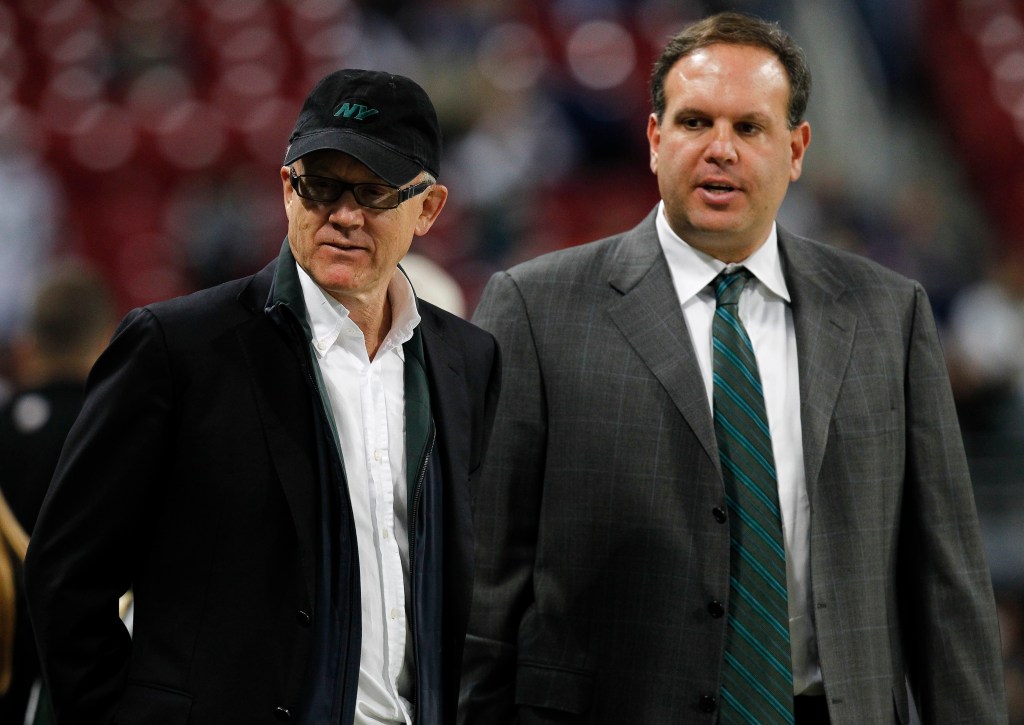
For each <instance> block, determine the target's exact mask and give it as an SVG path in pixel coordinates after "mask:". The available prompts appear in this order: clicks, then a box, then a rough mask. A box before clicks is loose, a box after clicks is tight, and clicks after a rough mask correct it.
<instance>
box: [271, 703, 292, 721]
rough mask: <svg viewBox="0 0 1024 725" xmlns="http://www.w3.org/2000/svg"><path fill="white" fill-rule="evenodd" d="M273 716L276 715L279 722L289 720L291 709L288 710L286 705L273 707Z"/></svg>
mask: <svg viewBox="0 0 1024 725" xmlns="http://www.w3.org/2000/svg"><path fill="white" fill-rule="evenodd" d="M274 717H276V718H277V719H278V720H280V721H281V722H291V720H292V711H291V710H289V709H288V708H287V707H275V708H274Z"/></svg>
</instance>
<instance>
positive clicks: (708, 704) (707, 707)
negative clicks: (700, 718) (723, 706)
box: [700, 695, 718, 712]
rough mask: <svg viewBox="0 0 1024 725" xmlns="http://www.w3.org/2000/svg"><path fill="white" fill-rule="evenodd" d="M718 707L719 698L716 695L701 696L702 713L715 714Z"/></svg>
mask: <svg viewBox="0 0 1024 725" xmlns="http://www.w3.org/2000/svg"><path fill="white" fill-rule="evenodd" d="M717 707H718V698H716V697H715V696H714V695H701V696H700V711H701V712H714V711H715V708H717Z"/></svg>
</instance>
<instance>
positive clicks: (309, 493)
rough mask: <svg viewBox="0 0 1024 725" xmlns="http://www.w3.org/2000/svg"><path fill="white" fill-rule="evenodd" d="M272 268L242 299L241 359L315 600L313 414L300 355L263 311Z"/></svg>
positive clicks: (248, 289) (239, 329) (270, 267)
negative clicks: (245, 314) (247, 316)
mask: <svg viewBox="0 0 1024 725" xmlns="http://www.w3.org/2000/svg"><path fill="white" fill-rule="evenodd" d="M273 268H274V265H270V266H269V267H268V268H267V269H264V270H263V271H262V272H260V273H259V275H257V276H256V277H255V278H254V279H253V282H252V283H251V284H250V286H249V287H248V288H247V289H246V290H245V291H244V292H243V293H242V297H241V302H242V304H243V305H244V306H246V307H247V308H248V309H249V311H250V314H251V315H252V317H251V318H250V320H249V322H248V323H246V324H243V325H240V326H239V327H238V329H237V336H238V341H239V345H240V347H241V349H242V354H243V356H244V358H245V360H246V362H247V364H248V366H249V370H250V371H251V377H250V380H251V381H252V386H251V387H252V394H253V396H254V397H255V399H256V404H257V408H258V410H259V415H260V422H261V423H262V425H263V430H264V435H265V437H266V443H267V448H268V449H269V451H270V456H271V460H272V461H273V464H274V470H275V472H276V474H277V477H278V480H279V481H280V482H281V487H282V489H283V492H284V496H285V500H286V501H287V502H288V507H289V509H290V510H291V516H292V521H293V523H294V524H295V532H296V535H297V537H298V542H299V550H300V555H301V562H302V569H303V572H302V573H303V578H304V580H305V582H306V586H307V588H308V591H307V593H308V595H309V596H310V597H312V593H313V591H314V590H315V572H314V565H315V562H316V560H317V557H316V555H315V551H316V548H315V546H316V539H315V535H316V534H317V532H319V526H318V525H317V521H318V520H319V517H318V514H317V499H318V497H319V492H318V491H317V490H315V489H311V488H310V482H311V481H317V480H318V475H317V471H316V470H314V468H313V466H314V465H315V456H311V454H310V451H311V450H313V449H314V442H313V439H314V437H315V435H314V431H313V425H312V422H313V417H312V414H311V412H310V407H309V406H310V399H311V398H310V390H309V387H308V383H307V382H306V380H307V377H308V375H309V374H310V373H309V372H308V371H307V372H305V373H304V372H303V370H302V369H301V368H302V366H303V363H302V362H301V361H300V360H299V358H298V356H297V353H296V352H295V351H294V350H291V349H290V348H289V347H288V346H287V344H286V343H285V342H284V339H283V337H282V334H283V333H282V331H280V330H277V329H275V327H274V324H273V323H272V322H271V321H270V320H269V318H268V317H267V316H266V313H265V312H264V310H263V308H262V305H263V302H264V301H265V300H266V298H267V294H268V290H269V288H270V277H271V276H272V273H273Z"/></svg>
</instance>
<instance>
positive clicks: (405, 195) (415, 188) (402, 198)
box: [288, 166, 437, 210]
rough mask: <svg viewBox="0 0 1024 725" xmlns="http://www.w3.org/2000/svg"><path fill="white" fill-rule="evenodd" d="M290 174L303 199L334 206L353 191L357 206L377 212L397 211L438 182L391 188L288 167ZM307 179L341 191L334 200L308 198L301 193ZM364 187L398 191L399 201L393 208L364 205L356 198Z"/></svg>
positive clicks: (429, 180) (426, 181)
mask: <svg viewBox="0 0 1024 725" xmlns="http://www.w3.org/2000/svg"><path fill="white" fill-rule="evenodd" d="M288 172H289V174H288V178H289V179H290V181H291V184H292V189H294V190H295V193H296V194H298V195H299V196H300V197H302V198H303V199H306V200H307V201H312V202H316V203H317V204H334V203H336V202H337V201H338V200H339V199H341V197H343V196H344V195H345V192H346V191H351V192H352V198H353V199H355V202H356V203H357V204H359V206H361V207H364V208H366V209H376V210H387V209H397V208H398V207H399V206H401V205H402V204H403V203H405V202H407V201H409V199H412V198H413V197H414V196H419V195H420V194H422V193H423V192H424V191H426V190H427V189H429V188H430V187H431V186H433V185H434V184H436V183H437V181H436V180H435V179H433V178H427V179H424V180H423V181H421V182H420V183H418V184H412V185H410V186H403V187H397V186H391V185H390V184H378V183H376V182H372V181H371V182H360V183H357V184H353V183H350V182H348V181H342V180H341V179H335V178H333V177H330V176H318V175H316V174H299V173H296V171H295V167H294V166H289V167H288ZM307 177H308V178H310V179H320V180H322V181H329V182H331V183H332V184H336V185H337V186H338V187H339V188H340V189H341V190H340V191H339V192H338V195H337V196H336V197H334V198H333V199H314V198H312V197H309V196H306V195H305V194H303V193H302V192H301V191H299V180H300V179H302V178H307ZM363 186H378V187H385V188H388V189H394V190H396V191H397V192H398V193H397V195H396V198H397V201H396V202H395V203H394V204H393V205H391V206H370V205H368V204H364V203H363V202H361V201H359V197H358V196H356V189H357V188H359V187H363Z"/></svg>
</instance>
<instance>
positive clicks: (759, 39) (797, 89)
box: [651, 13, 811, 129]
mask: <svg viewBox="0 0 1024 725" xmlns="http://www.w3.org/2000/svg"><path fill="white" fill-rule="evenodd" d="M716 43H728V44H731V45H750V46H753V47H755V48H764V49H765V50H767V51H769V52H771V53H772V54H774V55H775V57H776V58H778V59H779V62H780V63H782V67H783V68H784V69H785V70H786V75H787V76H789V118H788V119H787V120H788V123H789V127H790V128H791V129H793V128H796V127H797V126H798V125H799V124H800V122H801V121H803V120H804V113H805V112H806V111H807V100H808V99H809V98H810V95H811V70H810V68H808V67H807V58H806V57H805V56H804V51H803V50H802V49H801V48H800V46H799V45H797V44H796V42H795V41H794V40H793V38H792V37H790V35H789V34H788V33H787V32H786V31H784V30H783V29H782V28H781V27H780V26H779V24H778V23H772V22H768V21H767V20H762V19H761V18H756V17H754V16H752V15H745V14H744V13H718V14H717V15H712V16H710V17H707V18H704V19H703V20H700V21H698V22H696V23H694V24H692V25H689V26H687V27H686V28H684V29H683V30H682V31H680V32H679V33H678V34H677V35H675V36H674V37H673V38H672V39H671V40H669V41H668V43H667V44H666V45H665V48H664V50H662V51H661V55H660V56H659V57H658V60H657V61H656V62H655V64H654V72H653V73H652V74H651V104H652V106H653V108H654V114H655V116H657V118H658V121H659V122H660V121H661V119H662V116H663V115H664V114H665V76H667V75H668V72H669V70H671V69H672V66H674V65H675V64H676V62H678V61H679V59H680V58H682V57H684V56H687V55H689V54H690V53H693V52H694V51H696V50H698V49H700V48H706V47H707V46H709V45H714V44H716Z"/></svg>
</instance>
